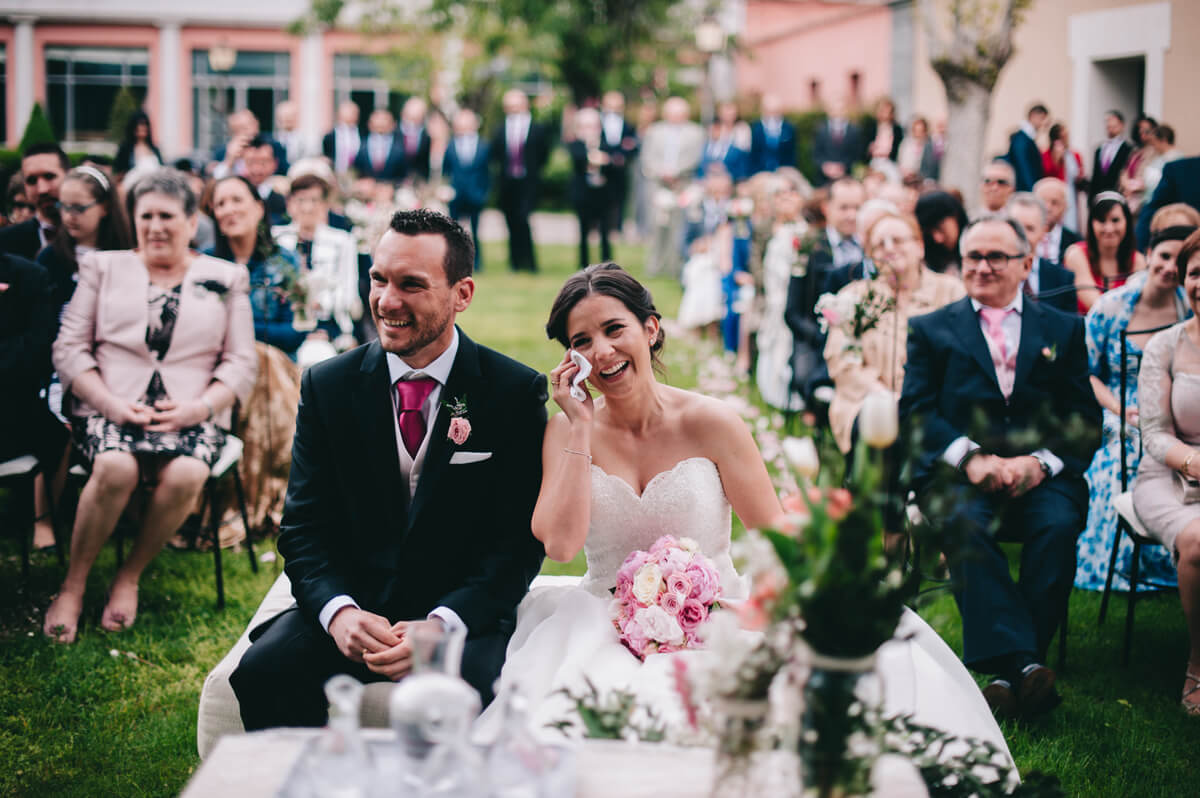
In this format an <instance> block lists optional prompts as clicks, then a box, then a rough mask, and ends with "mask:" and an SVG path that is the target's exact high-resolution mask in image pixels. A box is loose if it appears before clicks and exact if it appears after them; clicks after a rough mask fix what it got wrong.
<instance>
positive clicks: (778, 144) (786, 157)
mask: <svg viewBox="0 0 1200 798" xmlns="http://www.w3.org/2000/svg"><path fill="white" fill-rule="evenodd" d="M795 165H796V128H795V127H794V126H793V125H792V123H791V122H789V121H787V120H786V119H784V120H783V121H782V123H781V124H780V126H779V138H778V139H776V140H775V141H774V142H772V141H771V139H770V137H769V136H767V129H766V126H765V125H764V124H763V123H762V120H761V119H760V120H759V121H757V122H755V123H754V124H752V125H750V174H752V175H755V174H758V173H759V172H774V171H775V170H776V169H778V168H779V167H781V166H795Z"/></svg>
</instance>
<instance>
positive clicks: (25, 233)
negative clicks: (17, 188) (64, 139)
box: [0, 143, 71, 260]
mask: <svg viewBox="0 0 1200 798" xmlns="http://www.w3.org/2000/svg"><path fill="white" fill-rule="evenodd" d="M70 168H71V162H70V161H69V160H68V159H67V154H66V153H65V152H63V151H62V148H61V147H59V146H58V145H57V144H51V143H44V144H32V145H30V146H29V147H27V148H26V149H25V153H24V154H23V155H22V156H21V177H22V179H23V180H24V181H25V199H26V200H27V201H28V203H29V204H30V205H32V206H33V207H34V212H35V213H34V217H33V218H32V219H26V220H25V221H23V222H21V223H20V224H10V225H8V226H7V227H4V228H0V252H7V253H9V254H11V255H16V256H17V257H19V258H25V259H26V260H33V259H34V258H36V257H37V254H38V253H39V252H41V251H42V248H43V247H45V246H47V245H48V244H49V243H50V242H51V241H53V240H54V233H55V232H56V231H57V230H58V225H59V223H60V222H61V221H62V220H61V219H60V218H59V214H58V187H59V186H60V185H61V184H62V179H63V177H64V176H65V175H66V173H67V170H68V169H70Z"/></svg>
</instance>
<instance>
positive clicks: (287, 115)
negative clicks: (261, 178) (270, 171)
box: [273, 100, 309, 175]
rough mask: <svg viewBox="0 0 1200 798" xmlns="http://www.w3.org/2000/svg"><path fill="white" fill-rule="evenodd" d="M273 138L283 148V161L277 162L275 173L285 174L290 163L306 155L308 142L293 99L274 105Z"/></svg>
mask: <svg viewBox="0 0 1200 798" xmlns="http://www.w3.org/2000/svg"><path fill="white" fill-rule="evenodd" d="M273 138H274V139H275V141H277V142H278V143H279V146H280V147H281V148H282V149H283V161H282V162H280V163H279V164H277V166H276V172H275V174H280V175H285V174H287V173H288V170H290V169H291V167H292V164H294V163H298V162H299V161H302V160H303V159H304V158H306V157H308V154H309V150H308V142H306V141H305V140H304V131H302V130H300V106H299V105H298V104H297V103H296V101H295V100H284V101H283V102H281V103H280V104H279V105H277V106H275V131H274V136H273Z"/></svg>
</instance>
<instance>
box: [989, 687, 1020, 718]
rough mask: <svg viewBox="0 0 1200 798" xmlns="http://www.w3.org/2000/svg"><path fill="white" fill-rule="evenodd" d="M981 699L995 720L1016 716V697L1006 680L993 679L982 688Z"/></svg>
mask: <svg viewBox="0 0 1200 798" xmlns="http://www.w3.org/2000/svg"><path fill="white" fill-rule="evenodd" d="M983 698H984V700H985V701H987V703H988V707H990V708H991V710H992V714H993V715H995V716H996V717H997V718H1015V717H1016V716H1017V695H1016V693H1014V692H1013V689H1012V684H1011V683H1010V682H1009V681H1008V680H1007V679H993V680H992V681H991V682H989V683H988V685H987V686H986V687H984V688H983Z"/></svg>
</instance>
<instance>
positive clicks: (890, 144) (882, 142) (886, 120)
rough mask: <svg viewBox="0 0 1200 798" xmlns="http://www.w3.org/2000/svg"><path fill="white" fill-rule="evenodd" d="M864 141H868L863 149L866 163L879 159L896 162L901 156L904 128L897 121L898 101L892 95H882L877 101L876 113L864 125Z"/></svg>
mask: <svg viewBox="0 0 1200 798" xmlns="http://www.w3.org/2000/svg"><path fill="white" fill-rule="evenodd" d="M863 141H864V142H865V143H866V149H865V150H864V151H863V161H865V162H866V163H871V162H872V161H877V160H878V161H888V162H890V163H893V164H894V163H896V161H897V159H898V158H899V157H900V145H901V143H903V141H904V128H903V127H902V126H901V125H900V123H899V122H897V121H896V103H894V102H892V98H891V97H880V98H879V101H878V102H876V103H875V115H874V116H872V117H871V118H869V119H868V120H867V124H866V125H865V126H864V129H863ZM877 168H878V167H877ZM885 168H886V166H885Z"/></svg>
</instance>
